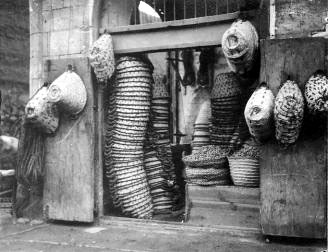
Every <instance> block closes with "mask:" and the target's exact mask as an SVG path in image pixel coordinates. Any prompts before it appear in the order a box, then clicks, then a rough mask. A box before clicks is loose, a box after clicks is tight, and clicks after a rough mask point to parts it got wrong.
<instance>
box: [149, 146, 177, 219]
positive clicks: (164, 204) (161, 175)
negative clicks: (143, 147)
mask: <svg viewBox="0 0 328 252" xmlns="http://www.w3.org/2000/svg"><path fill="white" fill-rule="evenodd" d="M144 162H145V170H146V174H147V179H148V183H149V187H150V194H151V197H152V202H153V208H154V214H164V213H168V212H170V211H172V208H173V206H174V202H173V195H172V190H171V188H170V185H169V184H168V180H167V176H166V173H165V172H164V167H163V164H162V162H161V161H160V159H159V158H158V157H157V153H156V151H149V152H147V153H145V159H144Z"/></svg>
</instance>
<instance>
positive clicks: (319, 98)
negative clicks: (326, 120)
mask: <svg viewBox="0 0 328 252" xmlns="http://www.w3.org/2000/svg"><path fill="white" fill-rule="evenodd" d="M304 93H305V100H306V103H307V106H308V108H309V111H310V113H312V114H316V113H317V112H327V111H328V78H327V77H326V76H325V74H324V73H322V72H320V71H318V72H317V73H315V74H313V75H312V76H311V77H310V78H309V80H308V81H307V82H306V84H305V92H304Z"/></svg>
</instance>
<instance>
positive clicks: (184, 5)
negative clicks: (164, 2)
mask: <svg viewBox="0 0 328 252" xmlns="http://www.w3.org/2000/svg"><path fill="white" fill-rule="evenodd" d="M186 11H187V7H186V0H183V19H186Z"/></svg>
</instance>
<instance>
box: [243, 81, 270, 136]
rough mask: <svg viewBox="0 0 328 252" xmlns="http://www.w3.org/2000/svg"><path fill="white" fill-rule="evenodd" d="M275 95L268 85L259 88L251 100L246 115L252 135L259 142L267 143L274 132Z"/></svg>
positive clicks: (246, 108) (247, 105)
mask: <svg viewBox="0 0 328 252" xmlns="http://www.w3.org/2000/svg"><path fill="white" fill-rule="evenodd" d="M273 108H274V95H273V93H272V91H271V90H270V89H269V88H268V86H267V85H266V84H262V85H261V86H260V87H258V88H257V89H256V90H255V91H254V93H253V94H252V96H251V97H250V98H249V100H248V102H247V104H246V107H245V111H244V115H245V119H246V123H247V126H248V129H249V132H250V134H251V135H252V136H253V137H255V139H256V140H258V141H259V142H262V141H265V140H267V139H268V138H270V136H271V135H272V133H273V131H274V127H273V126H274V123H273Z"/></svg>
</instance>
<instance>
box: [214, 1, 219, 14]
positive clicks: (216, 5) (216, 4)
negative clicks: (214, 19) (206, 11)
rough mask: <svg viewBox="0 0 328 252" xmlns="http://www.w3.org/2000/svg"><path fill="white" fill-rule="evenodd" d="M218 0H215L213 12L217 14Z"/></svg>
mask: <svg viewBox="0 0 328 252" xmlns="http://www.w3.org/2000/svg"><path fill="white" fill-rule="evenodd" d="M218 1H219V0H215V14H216V15H218V12H219V3H218Z"/></svg>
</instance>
